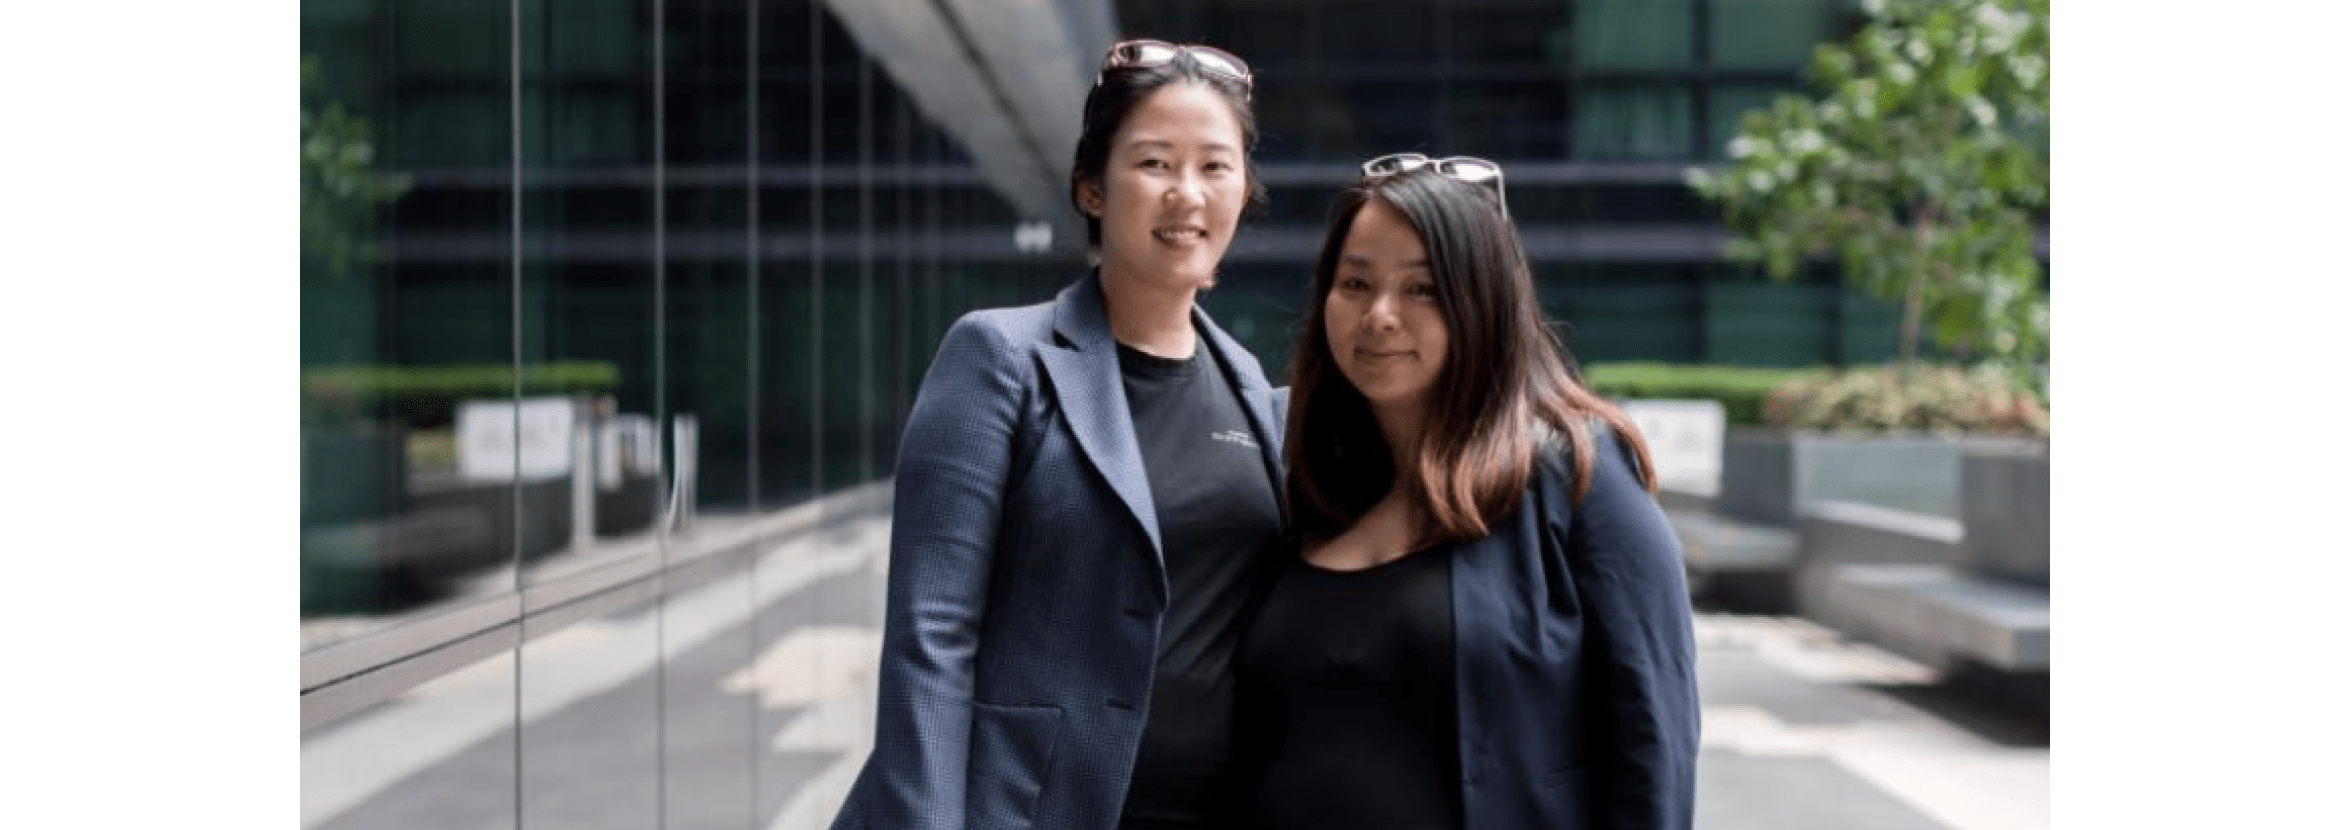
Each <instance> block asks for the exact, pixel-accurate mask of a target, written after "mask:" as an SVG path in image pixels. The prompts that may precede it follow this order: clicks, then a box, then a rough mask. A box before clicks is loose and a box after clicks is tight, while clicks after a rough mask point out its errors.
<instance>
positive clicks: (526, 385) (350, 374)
mask: <svg viewBox="0 0 2350 830" xmlns="http://www.w3.org/2000/svg"><path fill="white" fill-rule="evenodd" d="M619 386H620V367H618V366H616V365H614V364H611V363H601V362H591V361H572V362H562V363H541V364H536V365H531V366H524V367H522V394H523V396H524V397H531V396H537V395H569V394H599V393H605V392H610V391H612V390H613V389H616V388H618V387H619ZM513 395H514V367H512V366H501V365H486V366H483V365H475V366H337V367H333V368H324V369H306V370H304V371H303V372H302V422H303V423H304V424H326V423H340V422H348V421H352V420H357V419H360V418H362V417H365V418H369V419H374V420H387V421H395V422H399V423H403V424H407V425H408V426H411V427H417V428H430V427H437V426H443V425H446V424H448V423H450V422H452V421H454V420H456V413H457V404H458V402H460V401H464V400H468V399H475V398H491V399H499V400H504V399H509V398H511V397H513Z"/></svg>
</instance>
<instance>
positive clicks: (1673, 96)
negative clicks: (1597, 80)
mask: <svg viewBox="0 0 2350 830" xmlns="http://www.w3.org/2000/svg"><path fill="white" fill-rule="evenodd" d="M1693 109H1694V104H1693V101H1692V97H1691V95H1690V94H1689V90H1688V89H1686V88H1684V87H1680V86H1663V85H1652V84H1638V85H1613V84H1611V85H1597V84H1585V85H1582V86H1581V87H1580V88H1578V90H1577V97H1576V101H1575V118H1574V122H1575V153H1576V155H1577V156H1580V157H1583V158H1589V159H1624V160H1630V159H1679V158H1687V157H1688V155H1689V150H1690V146H1689V143H1690V137H1691V133H1692V131H1693V130H1694V127H1695V125H1694V124H1693V123H1692V122H1691V118H1692V116H1693Z"/></svg>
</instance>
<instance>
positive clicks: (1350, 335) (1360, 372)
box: [1322, 197, 1451, 416]
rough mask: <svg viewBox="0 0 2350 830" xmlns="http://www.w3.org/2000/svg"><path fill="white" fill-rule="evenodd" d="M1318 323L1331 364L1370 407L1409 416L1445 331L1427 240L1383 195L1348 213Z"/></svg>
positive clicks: (1434, 369) (1422, 396) (1423, 397)
mask: <svg viewBox="0 0 2350 830" xmlns="http://www.w3.org/2000/svg"><path fill="white" fill-rule="evenodd" d="M1322 324H1323V328H1324V329H1325V331H1326V332H1327V333H1328V334H1329V339H1330V354H1331V356H1332V357H1334V358H1336V360H1337V362H1338V370H1339V371H1340V372H1343V373H1345V374H1346V379H1347V380H1349V381H1352V382H1353V383H1354V385H1355V388H1356V389H1359V390H1362V393H1363V397H1365V398H1368V399H1369V400H1370V402H1371V406H1372V407H1373V408H1374V409H1381V410H1390V411H1396V410H1398V408H1400V411H1404V412H1409V413H1412V414H1413V415H1415V416H1416V415H1417V414H1419V413H1420V412H1421V411H1422V410H1423V409H1424V408H1425V407H1426V405H1427V399H1428V390H1429V389H1431V388H1433V387H1434V386H1435V385H1436V376H1437V375H1438V374H1440V373H1442V372H1443V370H1444V361H1445V357H1446V354H1447V352H1446V349H1447V347H1448V346H1449V345H1450V343H1451V340H1450V337H1451V335H1450V333H1449V332H1448V331H1446V329H1445V323H1444V306H1443V304H1442V302H1441V301H1439V300H1438V298H1437V292H1436V278H1435V273H1434V272H1433V271H1431V270H1429V266H1428V246H1427V245H1426V244H1425V243H1423V242H1421V240H1420V232H1419V231H1417V230H1415V229H1413V228H1412V225H1411V223H1410V222H1409V221H1407V220H1405V219H1404V216H1403V213H1402V212H1400V211H1398V210H1396V209H1395V208H1394V207H1393V206H1390V205H1389V204H1387V201H1386V200H1384V199H1380V198H1377V197H1373V198H1372V199H1371V200H1370V201H1368V202H1366V203H1365V204H1364V205H1363V208H1362V210H1361V211H1360V212H1358V213H1356V214H1355V219H1354V225H1353V226H1352V227H1351V228H1349V229H1348V230H1347V233H1346V242H1345V244H1344V245H1343V246H1342V247H1341V248H1340V249H1339V257H1338V271H1337V273H1336V274H1335V275H1334V278H1333V279H1332V280H1331V286H1330V293H1329V294H1328V295H1326V296H1324V297H1323V298H1322Z"/></svg>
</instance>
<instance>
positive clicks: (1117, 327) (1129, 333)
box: [1101, 265, 1199, 358]
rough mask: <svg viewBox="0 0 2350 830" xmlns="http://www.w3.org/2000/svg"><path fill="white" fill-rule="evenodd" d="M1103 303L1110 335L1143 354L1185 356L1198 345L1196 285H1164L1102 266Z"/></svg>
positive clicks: (1189, 355)
mask: <svg viewBox="0 0 2350 830" xmlns="http://www.w3.org/2000/svg"><path fill="white" fill-rule="evenodd" d="M1101 280H1102V304H1103V305H1104V306H1106V307H1107V308H1108V310H1109V314H1110V336H1112V337H1115V338H1117V339H1118V342H1120V343H1124V344H1126V345H1128V346H1131V347H1133V348H1134V349H1136V350H1138V351H1141V352H1142V353H1144V354H1148V355H1152V356H1155V357H1171V358H1188V357H1191V355H1192V352H1193V351H1194V350H1195V349H1197V348H1198V347H1199V334H1198V332H1195V331H1193V330H1192V327H1191V304H1192V301H1193V300H1194V298H1196V297H1197V296H1198V295H1199V289H1198V288H1196V287H1184V288H1167V287H1163V286H1154V285H1151V284H1149V283H1148V282H1146V281H1144V280H1141V279H1136V278H1132V277H1127V276H1124V275H1121V274H1115V273H1112V272H1111V271H1110V268H1109V266H1107V265H1104V266H1103V267H1102V272H1101Z"/></svg>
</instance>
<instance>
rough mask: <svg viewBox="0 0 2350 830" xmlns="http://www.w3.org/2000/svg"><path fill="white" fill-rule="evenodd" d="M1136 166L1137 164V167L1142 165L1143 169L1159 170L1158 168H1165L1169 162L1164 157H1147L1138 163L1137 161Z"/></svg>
mask: <svg viewBox="0 0 2350 830" xmlns="http://www.w3.org/2000/svg"><path fill="white" fill-rule="evenodd" d="M1134 166H1136V167H1140V168H1143V169H1146V170H1158V169H1161V168H1164V167H1166V166H1167V162H1166V161H1165V160H1163V159H1155V158H1146V159H1143V160H1142V161H1141V162H1138V163H1136V164H1135V165H1134Z"/></svg>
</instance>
